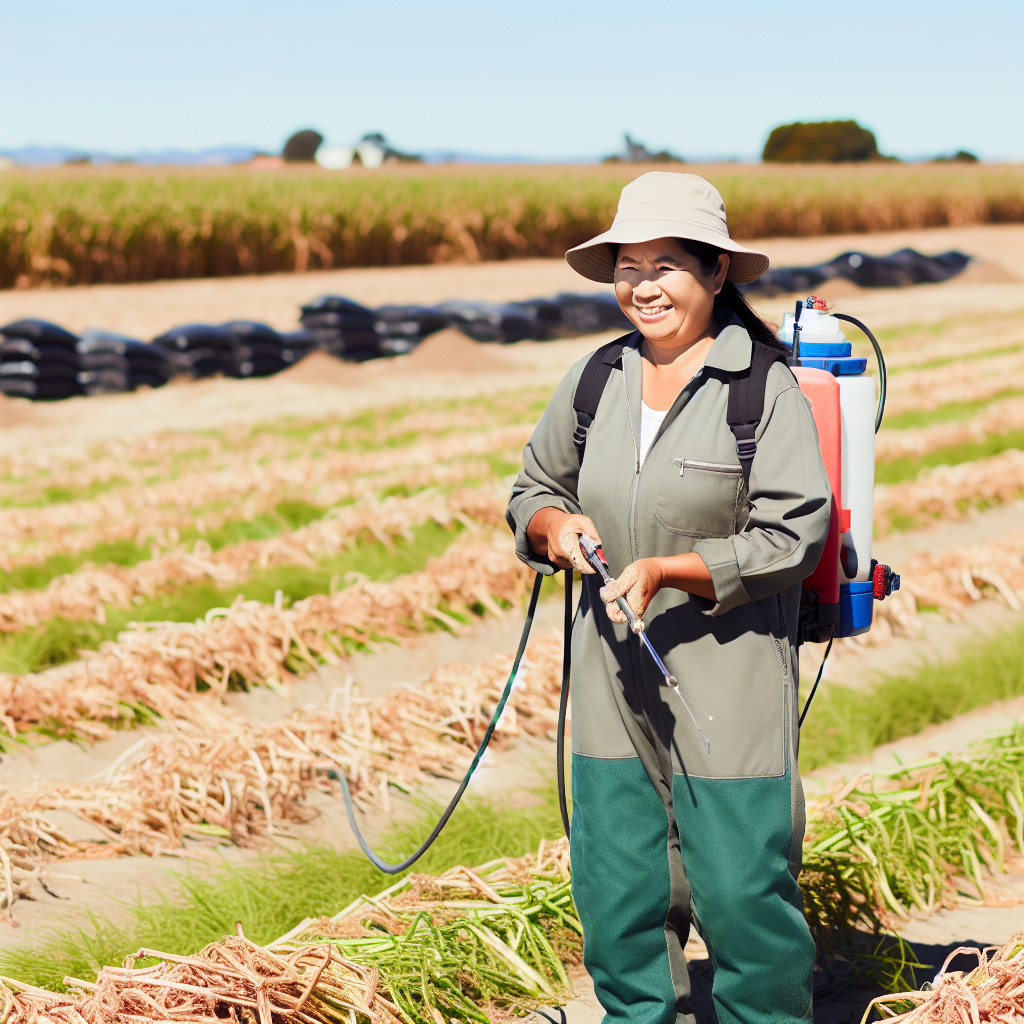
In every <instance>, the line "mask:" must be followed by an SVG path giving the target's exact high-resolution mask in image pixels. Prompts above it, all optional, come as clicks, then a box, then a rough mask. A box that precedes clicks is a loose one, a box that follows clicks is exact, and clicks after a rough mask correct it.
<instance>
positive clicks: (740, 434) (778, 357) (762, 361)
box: [725, 341, 786, 488]
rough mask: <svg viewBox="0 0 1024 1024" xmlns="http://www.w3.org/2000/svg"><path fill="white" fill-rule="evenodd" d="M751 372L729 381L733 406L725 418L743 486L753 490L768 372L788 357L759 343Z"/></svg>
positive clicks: (754, 352)
mask: <svg viewBox="0 0 1024 1024" xmlns="http://www.w3.org/2000/svg"><path fill="white" fill-rule="evenodd" d="M753 344H754V350H753V352H752V353H751V357H750V369H749V370H748V371H747V372H745V373H743V374H741V375H735V376H730V377H729V405H728V408H727V410H726V414H725V418H726V422H727V423H728V424H729V429H730V430H731V431H732V432H733V434H734V435H735V437H736V454H737V456H739V460H740V468H741V469H742V470H743V482H744V484H745V485H746V486H747V487H748V488H749V487H750V464H751V463H752V462H753V461H754V453H755V452H756V451H757V442H756V441H755V440H754V434H755V433H756V431H757V427H758V424H759V423H760V422H761V417H762V416H763V415H764V390H765V387H766V386H767V384H768V372H769V371H770V370H771V368H772V367H773V366H774V365H775V364H776V363H780V362H781V363H784V362H785V361H786V353H785V352H782V351H780V350H779V349H774V348H769V347H768V346H767V345H764V344H762V343H761V342H759V341H755V342H754V343H753Z"/></svg>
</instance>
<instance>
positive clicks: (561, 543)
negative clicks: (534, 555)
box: [548, 516, 601, 576]
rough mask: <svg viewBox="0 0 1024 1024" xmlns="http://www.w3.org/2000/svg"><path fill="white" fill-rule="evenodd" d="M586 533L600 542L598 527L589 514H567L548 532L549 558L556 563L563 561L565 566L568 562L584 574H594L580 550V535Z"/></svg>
mask: <svg viewBox="0 0 1024 1024" xmlns="http://www.w3.org/2000/svg"><path fill="white" fill-rule="evenodd" d="M584 533H585V534H586V535H587V536H588V537H591V538H593V539H594V540H596V541H597V542H598V543H599V544H600V542H601V538H600V537H599V536H598V535H597V527H596V526H594V524H593V523H592V522H591V521H590V519H589V518H588V517H587V516H566V517H565V519H564V520H562V522H561V523H559V524H558V525H557V526H556V527H555V528H554V529H553V530H552V531H551V533H549V534H548V558H549V559H550V560H551V561H552V562H554V563H555V564H556V565H558V564H559V563H561V564H562V565H563V566H564V565H565V563H566V562H568V563H569V564H570V565H571V566H572V567H573V568H574V569H575V570H576V571H577V572H579V573H582V574H583V575H584V576H593V575H594V570H593V569H592V568H591V567H590V565H589V564H588V562H587V560H586V559H585V558H584V557H583V552H582V551H581V550H580V536H581V535H582V534H584Z"/></svg>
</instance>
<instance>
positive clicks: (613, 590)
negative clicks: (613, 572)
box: [601, 558, 661, 633]
mask: <svg viewBox="0 0 1024 1024" xmlns="http://www.w3.org/2000/svg"><path fill="white" fill-rule="evenodd" d="M659 590H661V574H660V573H659V572H658V570H657V567H656V565H655V564H654V562H653V560H652V559H650V558H641V559H640V560H639V561H637V562H631V563H630V564H629V565H627V566H626V568H625V569H623V570H622V573H621V574H620V575H619V577H618V578H617V579H614V580H612V581H611V583H606V584H605V585H604V586H603V587H602V588H601V600H602V601H604V606H605V611H607V612H608V618H609V619H611V620H612V622H625V621H626V616H625V615H624V614H623V612H622V609H621V608H619V606H618V605H617V604H616V603H615V602H616V601H617V600H618V599H619V598H620V597H625V598H626V601H627V603H628V604H629V607H630V608H632V609H633V612H634V613H635V615H636V622H634V623H633V632H634V633H640V632H642V631H643V629H644V622H643V614H644V612H646V611H647V607H648V605H650V603H651V601H652V600H653V599H654V595H655V594H657V593H658V591H659Z"/></svg>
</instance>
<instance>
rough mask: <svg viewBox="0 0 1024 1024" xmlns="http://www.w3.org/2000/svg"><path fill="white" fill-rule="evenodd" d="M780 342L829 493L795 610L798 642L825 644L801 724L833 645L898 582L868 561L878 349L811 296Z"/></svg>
mask: <svg viewBox="0 0 1024 1024" xmlns="http://www.w3.org/2000/svg"><path fill="white" fill-rule="evenodd" d="M840 321H846V322H847V323H851V324H853V325H854V326H855V327H858V328H859V329H860V330H861V331H863V332H864V334H865V336H866V337H867V338H868V340H869V341H870V342H871V345H872V347H873V348H874V350H875V356H876V358H877V360H878V374H879V386H878V399H877V403H876V399H875V381H874V378H872V377H870V376H868V374H867V373H866V372H865V371H866V369H867V360H866V359H860V358H855V357H854V356H853V347H852V345H851V343H850V342H848V341H847V340H846V337H845V335H844V334H843V333H842V331H841V330H840V329H839V328H840ZM779 340H780V341H782V342H783V344H785V345H788V346H789V349H790V357H789V359H788V363H789V365H790V368H791V369H792V371H793V375H794V376H795V377H796V379H797V383H798V384H799V385H800V390H801V391H802V392H803V393H804V395H805V396H806V397H807V400H808V401H809V402H810V403H811V411H812V413H813V414H814V423H815V425H816V426H817V428H818V442H819V445H820V448H821V457H822V461H823V462H824V463H825V470H826V472H827V473H828V481H829V484H830V485H831V488H832V516H831V519H830V521H829V528H828V538H827V539H826V541H825V549H824V551H823V552H822V555H821V559H820V560H819V562H818V565H817V567H816V568H815V570H814V572H813V573H811V575H810V576H808V577H807V579H806V580H804V587H803V597H802V600H801V606H800V626H799V638H800V641H801V642H805V641H809V642H811V643H824V642H825V641H826V640H827V641H828V647H827V648H826V649H825V657H824V658H823V659H822V663H821V669H819V671H818V676H817V678H816V679H815V681H814V686H813V687H812V688H811V692H810V694H809V695H808V698H807V703H806V704H805V705H804V710H803V712H802V713H801V715H800V724H801V725H802V724H803V721H804V718H806V716H807V711H808V709H809V708H810V706H811V701H812V700H813V699H814V694H815V691H816V690H817V688H818V683H820V682H821V675H822V671H823V670H824V667H825V662H826V661H827V660H828V656H829V653H830V651H831V650H832V643H833V641H834V640H836V639H837V638H839V637H848V636H857V635H859V634H861V633H866V632H867V631H868V630H869V629H870V628H871V621H872V618H873V603H874V601H882V600H884V599H885V598H886V597H888V596H889V595H890V594H891V593H892V592H893V591H894V590H899V589H900V578H899V576H898V575H897V574H896V573H894V572H893V571H892V569H891V568H889V566H887V565H880V564H879V563H878V562H877V561H875V560H874V559H873V558H872V557H871V540H872V536H873V534H874V491H875V434H876V433H877V431H878V428H879V427H880V426H881V425H882V416H883V414H884V412H885V394H886V370H885V359H884V357H883V356H882V349H881V346H880V345H879V344H878V341H877V340H876V338H875V336H874V335H873V334H872V333H871V331H870V330H869V329H868V327H867V326H865V325H864V324H863V323H861V322H860V320H857V319H856V318H855V317H852V316H848V315H846V314H845V313H834V314H832V313H829V312H828V306H827V305H826V304H825V302H823V301H822V300H821V299H819V298H818V297H817V296H816V295H811V296H809V297H808V298H807V301H806V303H804V302H797V304H796V310H795V312H793V313H787V314H786V315H785V316H784V317H783V320H782V329H781V330H780V331H779Z"/></svg>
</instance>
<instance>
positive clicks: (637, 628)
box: [580, 533, 714, 754]
mask: <svg viewBox="0 0 1024 1024" xmlns="http://www.w3.org/2000/svg"><path fill="white" fill-rule="evenodd" d="M580 550H581V551H582V552H583V557H584V558H586V560H587V564H588V565H590V566H591V568H592V569H593V570H594V571H595V572H596V573H597V574H598V576H600V577H601V581H602V582H603V583H611V582H612V581H613V576H612V575H611V573H610V572H609V571H608V560H607V559H606V558H605V557H604V551H602V550H601V545H600V544H599V543H598V542H597V541H595V540H594V539H593V538H592V537H588V536H587V535H586V534H585V533H584V534H580ZM615 603H616V604H617V605H618V606H619V609H620V610H621V611H622V614H623V615H625V616H626V622H627V623H629V628H630V629H631V630H632V631H633V633H634V635H636V636H638V637H639V638H640V643H641V644H642V645H643V646H644V647H646V648H647V652H648V653H649V654H650V656H651V657H652V658H653V659H654V664H655V665H657V667H658V671H659V672H660V673H661V674H662V676H663V677H664V679H665V685H666V686H667V687H668V688H669V689H670V690H673V691H674V692H675V694H676V696H677V697H678V698H679V699H680V700H681V701H682V702H683V707H685V708H686V711H687V714H689V716H690V721H692V722H693V727H694V728H695V729H696V730H697V735H698V736H700V740H701V743H703V744H704V750H705V752H706V753H708V754H710V753H711V741H710V740H709V739H708V738H707V736H705V735H704V733H703V732H702V731H701V728H700V726H699V725H698V724H697V719H696V718H694V717H693V711H692V710H691V705H693V707H695V708H696V709H697V710H698V711H699V712H700V713H701V714H702V715H703V716H704V717H705V718H706V719H707V720H708V721H709V722H710V721H713V719H714V716H713V715H709V714H708V713H707V712H706V711H704V710H703V709H702V708H701V707H700V705H699V704H696V703H694V702H693V701H692V700H690V698H689V697H687V696H686V695H685V694H684V693H683V691H682V690H680V689H679V680H678V679H676V677H675V676H674V675H672V673H671V672H669V670H668V669H667V668H666V666H665V662H663V661H662V660H661V656H660V655H659V654H658V652H657V651H656V650H655V649H654V645H653V644H652V643H651V641H650V638H649V637H648V636H647V632H646V631H645V629H644V623H643V619H641V618H640V617H639V616H638V615H637V614H636V612H634V611H633V609H632V608H630V606H629V602H628V601H627V600H626V598H625V597H620V598H619V599H618V600H617V601H616V602H615Z"/></svg>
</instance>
